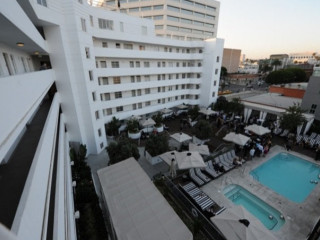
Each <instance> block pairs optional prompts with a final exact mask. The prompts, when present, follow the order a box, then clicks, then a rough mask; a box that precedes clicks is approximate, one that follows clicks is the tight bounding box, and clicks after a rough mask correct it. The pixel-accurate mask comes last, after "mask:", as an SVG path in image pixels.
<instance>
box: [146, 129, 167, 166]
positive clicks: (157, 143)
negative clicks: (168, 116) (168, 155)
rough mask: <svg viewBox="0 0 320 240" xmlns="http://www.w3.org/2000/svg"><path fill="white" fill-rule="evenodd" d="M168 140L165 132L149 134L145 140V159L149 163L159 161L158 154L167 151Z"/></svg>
mask: <svg viewBox="0 0 320 240" xmlns="http://www.w3.org/2000/svg"><path fill="white" fill-rule="evenodd" d="M169 150H170V148H169V140H168V136H167V135H165V134H161V135H151V136H150V138H149V139H148V140H147V141H146V154H145V155H146V159H147V160H148V161H149V162H150V164H152V165H154V164H157V163H159V162H161V161H162V160H161V158H160V157H159V155H160V154H162V153H165V152H168V151H169Z"/></svg>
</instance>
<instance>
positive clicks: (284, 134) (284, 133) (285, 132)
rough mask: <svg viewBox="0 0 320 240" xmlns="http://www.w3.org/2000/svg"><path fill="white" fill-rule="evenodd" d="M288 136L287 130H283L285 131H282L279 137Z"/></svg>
mask: <svg viewBox="0 0 320 240" xmlns="http://www.w3.org/2000/svg"><path fill="white" fill-rule="evenodd" d="M288 134H289V130H288V129H285V130H284V131H283V133H281V134H280V137H286V136H288Z"/></svg>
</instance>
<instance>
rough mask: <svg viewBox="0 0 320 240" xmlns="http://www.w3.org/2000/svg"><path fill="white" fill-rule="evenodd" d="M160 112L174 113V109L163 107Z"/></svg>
mask: <svg viewBox="0 0 320 240" xmlns="http://www.w3.org/2000/svg"><path fill="white" fill-rule="evenodd" d="M160 112H161V113H163V114H168V113H172V110H171V109H169V108H164V109H161V110H160Z"/></svg>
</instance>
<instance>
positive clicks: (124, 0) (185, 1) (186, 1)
mask: <svg viewBox="0 0 320 240" xmlns="http://www.w3.org/2000/svg"><path fill="white" fill-rule="evenodd" d="M119 1H120V4H125V3H133V2H139V1H140V2H148V1H149V2H150V1H153V0H119ZM174 1H175V2H181V3H183V4H187V5H190V6H195V7H198V8H202V9H207V10H209V11H216V8H215V7H212V6H208V5H205V4H202V3H199V2H197V1H189V0H174ZM117 3H118V2H117V1H116V0H106V4H107V5H109V6H112V5H116V4H117ZM157 6H159V5H157ZM148 10H152V9H151V6H146V7H141V11H148Z"/></svg>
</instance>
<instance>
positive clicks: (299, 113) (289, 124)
mask: <svg viewBox="0 0 320 240" xmlns="http://www.w3.org/2000/svg"><path fill="white" fill-rule="evenodd" d="M303 112H304V111H303V110H302V109H301V107H300V106H299V105H294V106H291V107H289V108H288V109H287V111H286V113H285V114H283V116H282V117H281V121H280V124H281V127H282V128H283V129H288V130H289V131H290V132H292V133H294V132H295V131H296V129H297V127H298V126H299V125H301V124H303V123H304V122H305V121H306V119H305V117H304V116H303Z"/></svg>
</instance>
